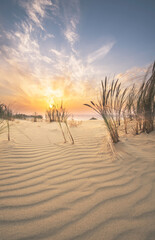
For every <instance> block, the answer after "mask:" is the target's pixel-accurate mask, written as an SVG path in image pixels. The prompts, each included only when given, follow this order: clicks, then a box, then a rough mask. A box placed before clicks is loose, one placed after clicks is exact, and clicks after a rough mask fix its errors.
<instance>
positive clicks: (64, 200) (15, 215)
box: [0, 121, 155, 240]
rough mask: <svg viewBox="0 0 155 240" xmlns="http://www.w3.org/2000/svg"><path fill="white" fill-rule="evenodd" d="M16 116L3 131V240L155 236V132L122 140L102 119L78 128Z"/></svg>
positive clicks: (0, 141)
mask: <svg viewBox="0 0 155 240" xmlns="http://www.w3.org/2000/svg"><path fill="white" fill-rule="evenodd" d="M71 131H72V133H73V136H74V139H75V145H72V144H70V142H68V143H66V144H64V143H63V138H62V136H61V132H60V130H59V127H58V125H57V124H56V123H51V124H48V123H42V122H40V123H39V122H37V123H33V122H27V121H15V122H14V123H13V126H12V128H11V138H12V139H11V142H7V141H6V134H5V133H4V134H3V135H1V136H0V239H1V240H19V239H20V240H34V239H35V240H38V239H46V240H47V239H48V240H58V239H59V240H74V239H75V240H78V239H79V240H87V239H89V240H137V239H138V240H143V239H144V240H154V239H155V132H153V133H151V134H149V135H146V134H142V135H140V136H132V137H131V136H130V137H126V136H125V137H122V138H121V142H120V143H118V144H117V145H116V156H114V155H113V154H112V153H111V151H110V149H109V148H108V147H107V137H106V130H105V128H104V126H103V122H102V121H86V122H83V123H82V125H80V126H78V127H77V128H71Z"/></svg>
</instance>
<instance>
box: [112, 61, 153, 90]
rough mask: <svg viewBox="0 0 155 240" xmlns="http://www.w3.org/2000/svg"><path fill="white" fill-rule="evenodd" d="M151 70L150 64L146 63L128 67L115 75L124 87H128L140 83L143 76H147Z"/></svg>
mask: <svg viewBox="0 0 155 240" xmlns="http://www.w3.org/2000/svg"><path fill="white" fill-rule="evenodd" d="M151 70H152V64H148V65H146V66H144V67H133V68H131V69H128V70H127V71H125V72H124V73H119V74H117V75H116V78H118V79H119V80H120V81H121V82H122V84H123V85H124V86H125V87H129V86H131V85H133V84H140V83H142V82H143V81H144V79H145V78H147V79H148V78H149V76H150V74H151Z"/></svg>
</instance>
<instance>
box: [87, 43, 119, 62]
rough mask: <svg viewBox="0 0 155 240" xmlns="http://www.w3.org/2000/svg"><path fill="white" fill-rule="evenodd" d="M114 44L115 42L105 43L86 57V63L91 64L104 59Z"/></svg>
mask: <svg viewBox="0 0 155 240" xmlns="http://www.w3.org/2000/svg"><path fill="white" fill-rule="evenodd" d="M114 44H115V42H110V43H107V44H106V45H103V46H102V47H101V48H99V49H98V50H96V51H94V52H92V53H91V54H89V55H88V58H87V62H88V63H90V64H91V63H93V62H95V61H97V60H99V59H102V58H104V57H105V56H106V55H107V54H108V53H109V52H110V50H111V49H112V47H113V46H114Z"/></svg>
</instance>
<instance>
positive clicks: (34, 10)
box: [19, 0, 53, 30]
mask: <svg viewBox="0 0 155 240" xmlns="http://www.w3.org/2000/svg"><path fill="white" fill-rule="evenodd" d="M19 3H20V5H21V6H22V7H23V8H24V9H25V11H26V13H27V15H28V17H29V18H30V19H31V20H32V22H33V23H35V24H36V25H37V26H38V27H40V28H41V29H42V30H43V29H44V28H43V25H42V20H43V18H44V17H46V16H47V12H46V10H47V9H48V8H49V7H51V6H52V5H53V4H52V2H51V1H50V0H26V1H25V0H24V1H19Z"/></svg>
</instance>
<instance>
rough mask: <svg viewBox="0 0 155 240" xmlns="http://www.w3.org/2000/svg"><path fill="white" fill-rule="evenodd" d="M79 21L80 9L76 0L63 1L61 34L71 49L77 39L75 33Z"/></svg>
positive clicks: (77, 36)
mask: <svg viewBox="0 0 155 240" xmlns="http://www.w3.org/2000/svg"><path fill="white" fill-rule="evenodd" d="M79 20H80V7H79V1H78V0H68V1H67V2H66V1H64V4H63V22H64V25H65V26H64V31H63V34H64V36H65V38H66V40H67V41H68V43H69V44H70V45H71V48H73V45H74V44H75V42H76V41H77V40H78V39H79V35H78V33H77V25H78V23H79Z"/></svg>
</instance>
